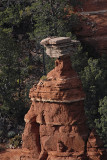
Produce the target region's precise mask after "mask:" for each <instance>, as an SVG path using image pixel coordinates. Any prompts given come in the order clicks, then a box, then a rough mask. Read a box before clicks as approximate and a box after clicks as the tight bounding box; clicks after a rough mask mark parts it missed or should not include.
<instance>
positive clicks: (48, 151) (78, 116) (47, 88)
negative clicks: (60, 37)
mask: <svg viewBox="0 0 107 160" xmlns="http://www.w3.org/2000/svg"><path fill="white" fill-rule="evenodd" d="M30 97H31V99H32V105H31V108H30V110H29V111H28V113H27V114H26V115H25V122H26V126H25V130H24V133H23V149H24V148H27V149H29V150H30V151H31V153H32V154H33V155H35V158H37V159H39V160H88V159H89V160H96V157H97V159H98V160H101V158H102V157H103V158H104V154H103V152H104V149H103V145H102V143H101V142H100V140H99V138H98V137H97V136H96V134H95V133H94V132H92V133H90V132H89V130H88V128H87V126H86V124H85V122H86V118H85V113H84V97H85V94H84V92H83V90H82V85H81V81H80V80H79V78H78V75H77V74H76V72H75V71H74V70H73V69H72V67H71V62H70V59H69V56H63V57H60V58H59V59H57V60H56V67H55V68H54V69H53V70H52V71H51V72H50V73H48V75H47V79H46V80H45V81H43V80H40V82H39V83H38V85H37V86H33V88H32V89H31V91H30ZM101 148H102V149H101ZM99 157H100V158H99ZM103 160H104V159H103ZM105 160H106V159H105Z"/></svg>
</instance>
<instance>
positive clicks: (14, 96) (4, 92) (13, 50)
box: [0, 32, 26, 120]
mask: <svg viewBox="0 0 107 160" xmlns="http://www.w3.org/2000/svg"><path fill="white" fill-rule="evenodd" d="M20 53H21V50H20V47H19V46H18V44H16V43H15V42H14V40H13V39H12V38H10V37H9V36H8V35H7V34H6V33H2V32H0V97H1V103H2V105H1V107H0V111H1V112H2V113H3V114H6V115H7V116H9V117H10V118H11V119H12V118H13V117H14V118H15V119H17V118H19V115H17V114H19V113H20V112H21V114H20V116H21V115H22V114H25V111H24V108H25V107H24V105H25V102H24V98H23V97H22V96H21V94H22V86H23V80H24V78H25V77H26V74H25V71H24V72H23V66H24V65H25V66H26V64H24V63H23V59H22V58H21V54H20ZM25 110H26V109H25ZM16 115H17V116H16ZM21 119H22V118H21ZM17 120H18V119H17Z"/></svg>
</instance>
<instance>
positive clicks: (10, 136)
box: [7, 131, 15, 138]
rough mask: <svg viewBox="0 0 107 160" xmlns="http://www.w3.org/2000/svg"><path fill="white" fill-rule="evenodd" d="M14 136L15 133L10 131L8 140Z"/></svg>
mask: <svg viewBox="0 0 107 160" xmlns="http://www.w3.org/2000/svg"><path fill="white" fill-rule="evenodd" d="M14 136H15V132H14V131H9V132H8V134H7V137H8V138H12V137H14Z"/></svg>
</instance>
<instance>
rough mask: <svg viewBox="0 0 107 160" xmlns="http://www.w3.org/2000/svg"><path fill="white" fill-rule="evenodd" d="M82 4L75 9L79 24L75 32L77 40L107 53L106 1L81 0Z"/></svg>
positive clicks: (101, 52)
mask: <svg viewBox="0 0 107 160" xmlns="http://www.w3.org/2000/svg"><path fill="white" fill-rule="evenodd" d="M81 2H82V6H81V8H79V9H77V11H78V12H79V15H80V19H81V26H79V27H80V28H79V30H78V31H77V32H76V35H77V37H78V38H79V40H80V41H81V42H82V43H84V44H88V45H91V46H92V47H94V48H95V50H96V51H97V52H98V53H100V54H103V53H106V54H107V1H106V0H81Z"/></svg>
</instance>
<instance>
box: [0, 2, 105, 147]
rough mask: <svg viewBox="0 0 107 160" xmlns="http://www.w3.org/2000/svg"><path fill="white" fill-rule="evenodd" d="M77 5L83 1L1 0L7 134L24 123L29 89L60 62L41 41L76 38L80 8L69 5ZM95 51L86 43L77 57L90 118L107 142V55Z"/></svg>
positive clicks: (1, 100) (1, 97) (1, 87)
mask: <svg viewBox="0 0 107 160" xmlns="http://www.w3.org/2000/svg"><path fill="white" fill-rule="evenodd" d="M77 5H81V3H80V1H79V0H65V1H64V0H32V1H29V0H16V1H11V0H10V1H8V0H5V1H2V0H1V3H0V112H1V113H0V115H1V117H0V121H1V126H0V139H1V140H2V139H3V136H4V137H6V136H7V132H8V131H11V130H14V128H15V127H16V126H18V125H19V124H22V123H23V117H24V115H25V113H26V111H27V110H28V106H30V101H29V98H28V93H29V89H30V88H31V87H32V85H33V84H34V82H35V80H36V81H38V80H39V79H40V77H41V76H42V75H44V74H46V73H47V72H49V71H50V70H51V69H52V67H53V66H54V60H53V59H51V58H49V57H47V56H46V55H45V53H44V51H43V48H42V47H41V46H40V41H41V40H42V39H43V38H45V37H48V36H71V37H73V38H75V35H74V33H73V32H74V29H75V28H78V26H79V18H78V16H77V14H75V13H71V14H70V13H69V9H72V10H73V7H75V6H77ZM70 6H71V7H70ZM89 50H90V48H89ZM91 52H93V51H92V50H91ZM89 53H90V52H89ZM89 53H87V52H83V48H82V47H81V46H80V47H79V48H78V51H77V52H76V53H75V54H73V55H72V57H71V59H72V64H73V67H74V68H75V70H76V71H77V72H78V73H79V75H80V77H81V80H82V83H83V87H84V91H85V93H86V100H85V111H86V114H87V117H88V124H89V126H90V128H96V129H97V131H98V133H99V135H100V136H101V137H102V138H103V139H104V142H105V144H106V145H107V141H106V139H107V97H106V95H107V93H106V92H107V90H106V87H107V82H106V77H107V63H106V62H107V57H106V56H102V57H99V56H98V55H97V54H96V53H91V54H89ZM36 83H37V82H36ZM10 123H12V124H11V127H9V125H10ZM12 127H13V128H12ZM16 128H17V127H16ZM15 132H18V131H16V130H15ZM15 143H16V142H15ZM18 143H19V142H18Z"/></svg>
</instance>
